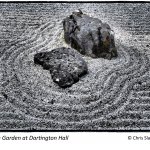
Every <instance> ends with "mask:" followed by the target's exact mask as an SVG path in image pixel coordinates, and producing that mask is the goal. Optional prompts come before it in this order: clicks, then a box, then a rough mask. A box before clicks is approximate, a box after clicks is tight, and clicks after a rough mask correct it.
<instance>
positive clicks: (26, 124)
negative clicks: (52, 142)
mask: <svg viewBox="0 0 150 150" xmlns="http://www.w3.org/2000/svg"><path fill="white" fill-rule="evenodd" d="M76 9H81V10H82V11H83V12H84V13H87V14H88V15H90V16H92V17H96V18H99V19H101V20H102V21H103V22H106V23H108V24H109V25H110V26H111V28H112V29H113V30H114V32H115V38H116V46H117V51H118V57H117V58H114V59H112V60H106V59H103V58H98V59H92V58H90V57H85V56H84V57H83V58H84V59H85V60H86V62H87V64H88V70H89V73H88V75H86V76H84V77H82V78H81V79H80V81H79V82H77V83H76V84H74V85H73V86H72V87H69V88H66V89H62V88H60V87H59V86H57V85H56V84H55V83H54V82H53V81H52V79H51V76H50V74H49V71H47V70H43V69H42V67H41V66H36V65H35V64H34V61H33V57H34V54H36V53H37V52H44V51H50V50H52V49H54V48H58V47H62V46H65V47H68V45H67V44H65V42H64V39H63V28H62V19H64V18H65V17H66V16H68V15H70V14H71V12H72V11H74V10H76ZM149 39H150V3H82V4H80V3H62V4H61V3H0V45H1V46H0V130H33V129H34V130H43V129H44V130H106V129H107V130H134V129H137V130H149V129H150V67H149V65H150V40H149Z"/></svg>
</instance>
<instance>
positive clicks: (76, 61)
mask: <svg viewBox="0 0 150 150" xmlns="http://www.w3.org/2000/svg"><path fill="white" fill-rule="evenodd" d="M34 63H35V64H40V65H42V66H43V68H44V69H47V70H50V73H51V76H52V79H53V81H54V82H55V83H57V84H58V85H59V86H60V87H69V86H71V85H72V84H74V83H76V82H77V81H79V77H81V76H82V75H84V74H86V73H87V71H88V68H87V64H86V62H85V61H84V60H83V58H82V57H81V55H80V54H79V53H78V52H77V51H75V50H74V49H71V48H65V47H61V48H57V49H54V50H52V51H50V52H40V53H37V54H35V56H34Z"/></svg>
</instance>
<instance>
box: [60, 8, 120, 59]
mask: <svg viewBox="0 0 150 150" xmlns="http://www.w3.org/2000/svg"><path fill="white" fill-rule="evenodd" d="M63 28H64V38H65V41H66V42H67V43H68V44H70V45H71V47H73V48H75V49H77V50H78V51H79V52H80V53H81V54H83V55H87V56H90V57H94V58H95V57H103V58H106V59H111V58H112V57H117V50H116V48H115V41H114V35H113V31H112V30H111V28H110V26H109V25H108V24H106V23H102V21H101V20H99V19H97V18H92V17H90V16H88V15H86V14H83V13H82V11H81V10H79V12H73V13H72V15H70V16H69V17H67V18H65V19H64V20H63Z"/></svg>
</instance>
